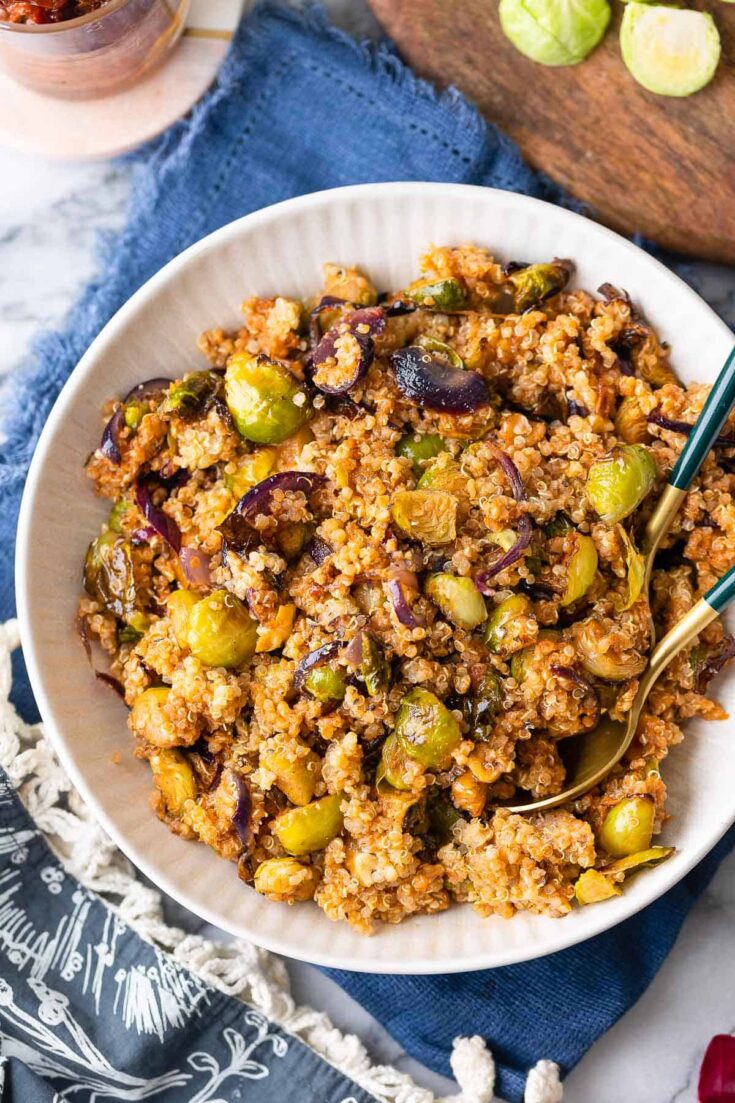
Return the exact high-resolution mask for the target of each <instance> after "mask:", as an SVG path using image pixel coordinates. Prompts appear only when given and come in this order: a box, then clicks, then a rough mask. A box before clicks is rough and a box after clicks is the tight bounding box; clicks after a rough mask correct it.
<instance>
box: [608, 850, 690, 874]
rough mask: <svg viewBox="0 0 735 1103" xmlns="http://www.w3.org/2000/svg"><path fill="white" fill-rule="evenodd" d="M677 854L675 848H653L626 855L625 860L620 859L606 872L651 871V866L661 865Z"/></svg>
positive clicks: (610, 865)
mask: <svg viewBox="0 0 735 1103" xmlns="http://www.w3.org/2000/svg"><path fill="white" fill-rule="evenodd" d="M674 853H676V850H675V847H673V846H651V847H648V848H647V849H646V850H639V851H637V852H636V853H635V854H626V856H625V857H624V858H618V859H617V861H615V862H610V864H609V865H606V866H605V869H604V872H605V874H608V875H613V874H616V873H624V874H626V876H627V874H629V873H637V871H638V870H639V869H650V867H651V866H657V865H660V864H661V862H665V861H666V859H667V858H670V857H671V855H672V854H674Z"/></svg>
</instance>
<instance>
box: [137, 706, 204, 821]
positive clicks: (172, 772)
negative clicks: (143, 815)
mask: <svg viewBox="0 0 735 1103" xmlns="http://www.w3.org/2000/svg"><path fill="white" fill-rule="evenodd" d="M138 700H140V698H138ZM149 762H150V765H151V770H152V771H153V780H154V781H155V783H156V785H157V786H158V789H159V791H160V793H161V796H162V797H163V803H164V804H165V805H166V811H167V812H169V813H170V814H171V815H172V816H180V815H181V813H182V812H183V810H184V805H185V804H186V802H187V801H188V800H195V799H196V795H197V783H196V778H195V777H194V771H193V770H192V768H191V766H190V765H189V763H188V761H187V759H186V755H184V754H183V753H182V752H181V751H178V750H176V749H175V748H172V749H171V750H161V751H158V752H157V753H156V754H154V755H151V757H150V759H149Z"/></svg>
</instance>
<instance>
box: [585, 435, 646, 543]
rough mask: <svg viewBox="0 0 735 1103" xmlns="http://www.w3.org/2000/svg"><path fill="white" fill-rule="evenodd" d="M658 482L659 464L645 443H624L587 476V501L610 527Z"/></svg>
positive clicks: (597, 461) (634, 507)
mask: <svg viewBox="0 0 735 1103" xmlns="http://www.w3.org/2000/svg"><path fill="white" fill-rule="evenodd" d="M655 481H656V464H655V461H654V459H653V456H652V455H651V453H650V452H649V451H648V449H647V448H646V446H645V445H643V444H621V445H620V446H619V447H618V448H614V449H613V450H612V452H610V453H609V455H607V456H603V458H602V459H601V460H596V461H595V463H593V464H592V466H591V467H590V469H589V472H588V474H587V485H586V488H585V489H586V493H587V500H588V501H589V503H590V505H591V506H592V508H593V509H594V510H595V511H596V512H597V513H598V514H599V517H600V520H601V521H604V522H605V524H607V525H614V524H615V523H616V522H617V521H622V520H623V518H624V517H627V516H628V515H629V514H631V513H632V512H633V510H634V509H637V507H638V506H639V505H640V504H641V502H642V501H643V499H644V498H645V497H646V495H647V494H649V493H650V491H651V489H652V487H653V484H654V483H655Z"/></svg>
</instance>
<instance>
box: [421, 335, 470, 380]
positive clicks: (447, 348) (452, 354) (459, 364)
mask: <svg viewBox="0 0 735 1103" xmlns="http://www.w3.org/2000/svg"><path fill="white" fill-rule="evenodd" d="M416 344H417V345H418V347H419V348H421V349H426V351H427V352H438V353H440V354H441V355H442V356H446V358H447V360H448V361H449V363H450V364H451V365H452V367H453V368H459V370H460V371H463V370H464V366H465V363H464V360H463V359H462V357H461V356H460V355H459V353H458V352H456V351H455V349H453V348H452V346H451V345H448V344H447V343H446V341H438V340H437V339H436V337H431V336H430V335H429V334H428V333H420V334H419V336H418V337H417V338H416Z"/></svg>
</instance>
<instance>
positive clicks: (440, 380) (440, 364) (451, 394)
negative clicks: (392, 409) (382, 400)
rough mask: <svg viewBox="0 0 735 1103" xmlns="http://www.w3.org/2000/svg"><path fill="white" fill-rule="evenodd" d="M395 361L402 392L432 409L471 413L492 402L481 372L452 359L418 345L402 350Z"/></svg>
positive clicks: (395, 369)
mask: <svg viewBox="0 0 735 1103" xmlns="http://www.w3.org/2000/svg"><path fill="white" fill-rule="evenodd" d="M391 364H392V366H393V371H394V372H395V376H396V383H397V384H398V389H399V390H400V391H401V393H402V394H404V395H405V396H406V398H410V399H411V400H412V401H413V402H415V403H416V404H417V405H418V406H422V407H425V408H426V409H428V410H441V411H443V412H444V413H447V414H469V413H471V412H472V411H473V410H479V409H480V408H481V407H482V406H487V405H488V403H489V402H490V392H489V391H488V387H487V383H486V382H485V380H484V379H483V378H482V376H481V375H479V374H478V373H477V372H475V371H461V370H460V369H458V368H454V367H452V365H451V364H450V363H449V361H448V360H445V359H444V358H443V357H440V356H438V355H437V354H436V353H430V352H427V351H426V349H422V348H419V346H418V345H409V346H408V347H407V348H404V349H398V350H397V351H396V352H394V353H393V355H392V356H391Z"/></svg>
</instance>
